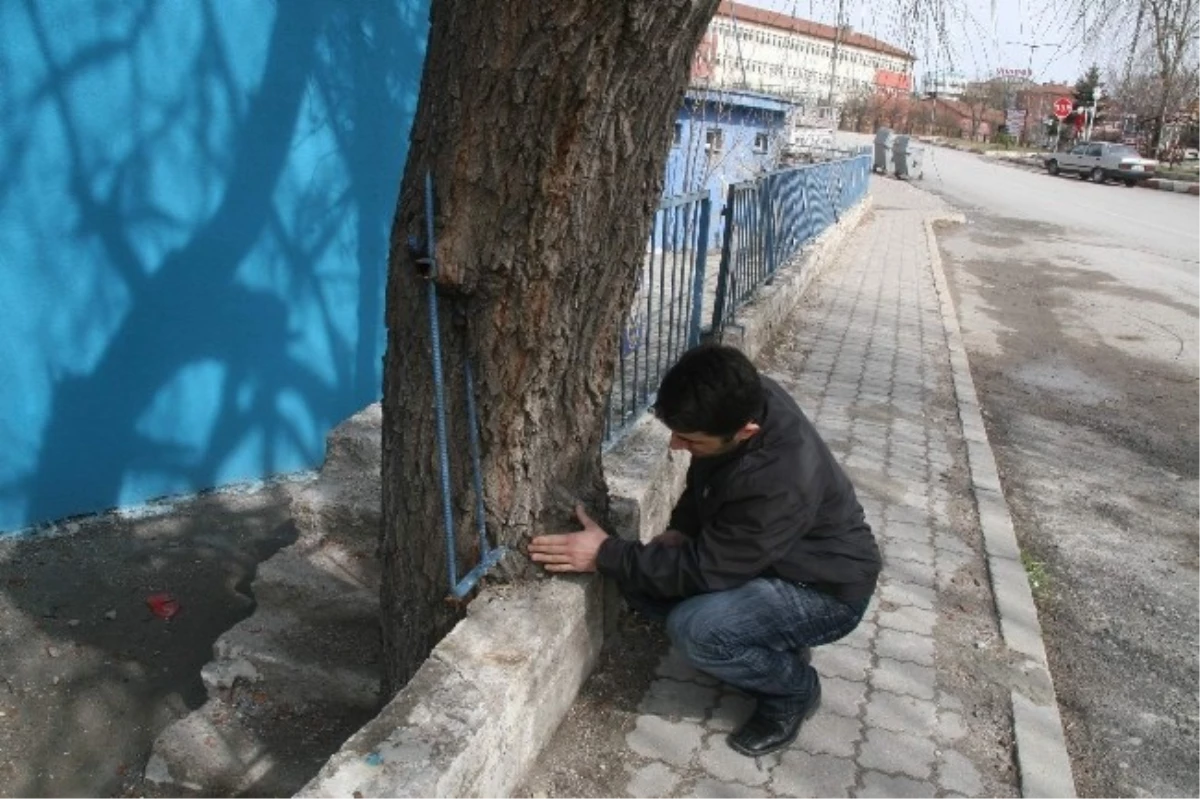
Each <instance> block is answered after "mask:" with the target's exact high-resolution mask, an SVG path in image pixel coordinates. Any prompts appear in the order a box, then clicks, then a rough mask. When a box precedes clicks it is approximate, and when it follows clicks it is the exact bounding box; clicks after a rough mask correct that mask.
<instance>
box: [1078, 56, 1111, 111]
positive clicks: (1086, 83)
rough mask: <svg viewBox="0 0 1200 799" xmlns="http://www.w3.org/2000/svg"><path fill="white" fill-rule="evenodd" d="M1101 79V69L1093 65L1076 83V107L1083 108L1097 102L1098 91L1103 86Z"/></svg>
mask: <svg viewBox="0 0 1200 799" xmlns="http://www.w3.org/2000/svg"><path fill="white" fill-rule="evenodd" d="M1103 85H1104V84H1103V81H1101V79H1100V67H1098V66H1096V65H1095V64H1092V65H1091V66H1090V67H1088V68H1087V71H1086V72H1084V73H1083V75H1081V76H1080V78H1079V80H1077V81H1075V92H1074V99H1075V107H1076V108H1081V107H1086V106H1089V105H1092V104H1094V103H1095V102H1096V90H1097V89H1099V88H1100V87H1101V86H1103Z"/></svg>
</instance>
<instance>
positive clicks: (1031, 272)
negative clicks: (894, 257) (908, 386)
mask: <svg viewBox="0 0 1200 799" xmlns="http://www.w3.org/2000/svg"><path fill="white" fill-rule="evenodd" d="M972 221H973V225H972V226H971V227H972V229H973V230H974V231H975V232H956V231H955V230H954V229H953V228H951V229H949V230H943V231H942V232H941V234H940V241H941V242H942V249H943V256H944V259H945V262H946V265H947V271H948V276H949V277H950V283H951V286H952V290H953V291H954V293H955V297H956V300H958V301H959V308H960V309H961V308H967V309H970V308H971V307H972V304H971V303H968V304H967V305H965V306H964V304H963V302H962V300H963V299H964V295H970V297H969V298H970V299H972V300H973V301H974V302H975V303H977V304H976V305H975V306H974V307H978V308H979V309H980V311H979V312H975V313H972V312H970V311H969V310H966V311H964V312H963V314H962V321H963V327H964V332H966V333H968V349H969V350H970V353H969V354H970V359H971V371H972V374H973V376H974V378H975V381H976V383H977V386H978V389H979V394H980V399H981V402H982V403H983V407H984V411H985V423H986V425H987V429H988V433H989V436H990V438H991V441H992V444H993V447H994V449H995V452H996V455H997V460H998V466H999V468H1000V472H1001V480H1002V482H1003V485H1004V489H1005V494H1006V496H1007V498H1008V500H1009V504H1010V506H1011V509H1012V512H1013V517H1014V523H1015V525H1016V529H1017V534H1018V538H1019V540H1020V543H1021V547H1022V550H1023V551H1024V552H1025V554H1026V556H1027V557H1028V558H1030V559H1032V560H1034V561H1036V562H1038V563H1040V564H1044V571H1045V579H1046V584H1045V585H1043V586H1042V588H1041V590H1039V591H1037V592H1036V599H1037V602H1038V610H1039V615H1040V618H1041V621H1042V625H1043V629H1044V632H1045V639H1046V644H1047V650H1048V657H1049V660H1050V666H1051V671H1052V673H1053V676H1054V680H1055V687H1056V689H1057V692H1058V697H1059V703H1060V708H1061V710H1062V714H1063V718H1064V724H1065V728H1066V734H1067V743H1068V748H1069V751H1070V754H1071V757H1072V762H1073V766H1074V769H1075V777H1076V783H1077V788H1078V790H1079V792H1080V794H1081V795H1084V796H1143V795H1195V791H1196V786H1197V781H1198V758H1197V751H1198V746H1200V741H1198V739H1197V727H1198V724H1197V706H1196V697H1197V695H1198V690H1200V689H1198V669H1197V661H1196V651H1197V628H1198V620H1197V598H1198V595H1200V592H1198V579H1197V573H1196V563H1197V561H1198V556H1197V552H1198V549H1200V547H1198V542H1197V518H1198V508H1197V477H1198V471H1200V470H1198V463H1197V461H1198V452H1200V436H1198V434H1197V417H1198V398H1197V381H1196V374H1195V364H1194V363H1190V362H1189V360H1190V359H1189V358H1186V357H1183V355H1182V354H1183V353H1184V352H1185V347H1192V348H1194V346H1195V344H1194V341H1189V340H1186V339H1185V338H1184V337H1182V336H1180V334H1179V333H1178V332H1176V331H1177V330H1178V325H1175V326H1174V327H1172V326H1171V325H1167V324H1164V323H1163V321H1165V319H1167V318H1168V315H1169V314H1170V315H1173V316H1170V317H1169V318H1171V319H1179V318H1188V319H1190V320H1191V321H1190V325H1191V331H1190V334H1189V335H1190V336H1192V337H1194V335H1195V319H1196V309H1195V305H1194V304H1191V303H1189V302H1187V301H1185V300H1183V299H1181V298H1179V297H1176V296H1171V295H1170V294H1168V293H1166V292H1160V291H1154V290H1152V289H1149V288H1146V287H1137V286H1131V285H1129V284H1128V283H1126V282H1122V281H1120V280H1118V279H1116V278H1115V277H1114V276H1113V275H1111V274H1109V273H1107V272H1104V271H1100V270H1096V269H1079V268H1077V267H1076V266H1075V265H1074V264H1075V263H1077V262H1076V261H1075V260H1074V259H1070V260H1068V259H1064V258H1059V257H1045V256H1043V255H1040V254H1039V252H1044V251H1045V249H1046V245H1047V244H1048V242H1049V237H1048V236H1046V237H1041V236H1042V234H1040V233H1039V232H1038V231H1037V230H1034V229H1031V228H1030V229H1028V230H1027V232H1026V233H1025V234H1024V235H1022V236H1020V240H1019V241H1002V240H1001V239H1008V238H1010V237H1011V236H1012V231H1013V229H1014V228H1016V227H1021V228H1023V229H1024V226H1025V225H1026V224H1027V223H1026V221H1025V220H1008V219H996V218H992V217H989V216H987V215H986V214H978V215H976V216H975V218H974V219H973V220H972ZM1061 235H1062V234H1061V233H1060V232H1058V231H1055V232H1054V233H1053V236H1054V237H1056V238H1057V237H1059V236H1061ZM1072 236H1073V237H1074V239H1075V241H1076V242H1077V245H1078V248H1080V249H1079V251H1081V252H1083V251H1086V248H1087V247H1091V246H1094V242H1092V241H1091V240H1089V239H1088V238H1087V237H1086V236H1084V235H1082V234H1078V233H1070V232H1069V233H1068V237H1072ZM993 237H999V238H993ZM1093 309H1094V310H1093ZM1089 313H1093V314H1100V313H1106V314H1108V316H1106V317H1104V319H1103V320H1101V321H1096V320H1094V319H1093V320H1088V319H1087V315H1088V314H1089ZM1080 317H1083V322H1084V323H1087V322H1089V321H1091V331H1095V330H1097V329H1099V331H1100V334H1099V335H1097V334H1095V333H1094V332H1089V331H1088V329H1087V328H1086V326H1085V324H1080ZM1109 319H1112V320H1117V322H1119V323H1121V324H1126V323H1129V324H1136V325H1137V326H1138V327H1139V328H1140V329H1141V330H1139V331H1137V332H1134V331H1132V330H1131V331H1122V332H1121V333H1120V334H1119V335H1117V333H1118V331H1117V330H1113V329H1112V327H1113V325H1112V324H1110V323H1107V321H1106V320H1109ZM1139 320H1141V321H1139ZM979 331H983V332H986V333H992V334H994V338H993V340H994V341H996V342H998V344H999V346H998V348H997V349H995V350H991V349H987V348H979V347H976V348H972V345H971V343H970V342H971V337H970V335H969V334H970V333H972V332H979ZM1104 334H1108V335H1104ZM1147 339H1150V340H1156V341H1157V343H1158V349H1157V351H1155V353H1153V355H1152V356H1151V355H1147V354H1145V353H1143V352H1140V351H1138V350H1135V349H1132V347H1133V346H1134V345H1135V344H1136V343H1137V342H1140V341H1144V340H1147ZM1176 340H1177V341H1176ZM1126 343H1127V344H1129V345H1130V347H1131V348H1130V349H1126V348H1124V346H1122V345H1123V344H1126ZM1191 351H1192V352H1194V349H1192V350H1191ZM1173 355H1174V357H1172V356H1173Z"/></svg>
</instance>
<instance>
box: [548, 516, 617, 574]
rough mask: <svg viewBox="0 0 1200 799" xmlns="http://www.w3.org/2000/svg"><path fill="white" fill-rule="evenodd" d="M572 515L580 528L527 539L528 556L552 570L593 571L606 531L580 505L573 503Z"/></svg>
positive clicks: (606, 534)
mask: <svg viewBox="0 0 1200 799" xmlns="http://www.w3.org/2000/svg"><path fill="white" fill-rule="evenodd" d="M575 515H576V516H577V517H578V518H579V522H580V523H581V524H582V525H583V529H582V530H580V531H579V532H577V533H558V534H555V535H540V536H538V537H537V538H535V539H533V540H532V541H530V542H529V556H530V557H531V558H532V559H533V562H534V563H540V564H542V565H543V566H545V568H546V571H551V572H594V571H596V553H597V552H599V551H600V545H601V544H603V543H604V542H605V540H606V539H607V538H608V533H606V532H604V530H602V529H601V528H600V525H598V524H596V523H595V522H594V521H592V518H591V517H590V516H588V515H587V512H586V511H584V509H583V506H582V505H576V506H575Z"/></svg>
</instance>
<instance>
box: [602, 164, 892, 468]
mask: <svg viewBox="0 0 1200 799" xmlns="http://www.w3.org/2000/svg"><path fill="white" fill-rule="evenodd" d="M870 174H871V156H870V155H869V154H861V153H857V154H855V153H852V154H851V155H850V157H847V158H841V159H837V160H832V161H826V162H822V163H816V164H809V165H806V166H801V167H795V168H792V169H784V170H780V171H778V172H772V173H769V174H766V175H763V176H762V177H759V178H757V179H755V180H752V181H747V182H745V183H738V184H735V185H733V186H730V187H729V192H728V196H727V198H726V205H725V210H724V211H723V216H724V231H723V244H722V247H721V255H720V267H719V269H718V270H717V275H716V276H715V280H714V279H713V278H714V276H713V275H712V274H711V271H712V270H708V273H707V274H706V268H705V267H706V262H707V261H708V251H707V246H706V242H707V240H708V232H709V216H710V210H711V208H710V201H709V198H708V193H707V192H703V191H702V192H698V193H695V194H687V195H682V196H679V197H672V198H669V199H666V200H663V201H662V203H661V204H660V205H659V208H658V212H657V213H656V215H655V217H654V227H653V229H652V233H651V235H650V241H649V243H648V245H647V248H646V255H645V263H644V265H643V269H642V279H641V282H640V284H639V286H638V291H637V295H636V296H635V298H634V301H633V306H632V308H631V309H630V312H629V315H628V317H627V320H626V323H625V325H624V327H623V328H622V329H621V331H620V334H619V336H618V342H617V346H618V350H617V367H616V375H615V378H614V380H613V385H612V389H611V391H609V395H608V403H607V407H606V408H605V427H604V441H605V446H611V445H612V444H614V443H616V441H617V440H619V439H620V437H621V435H622V434H623V433H624V432H625V431H626V430H627V429H628V428H629V427H630V426H631V425H632V424H633V423H634V422H636V421H637V420H638V419H639V418H640V417H641V415H642V413H644V412H645V411H646V410H647V409H648V408H649V407H650V406H651V405H652V404H653V403H654V396H655V392H656V391H657V390H658V385H659V382H660V381H661V380H662V376H663V374H664V373H665V372H666V370H667V369H669V368H670V367H671V365H672V364H673V363H674V362H675V361H676V360H677V359H678V358H679V356H680V355H682V354H683V353H684V351H685V350H687V349H689V348H690V347H693V346H695V345H696V344H699V343H700V339H701V335H702V334H703V333H705V332H707V331H708V330H713V331H717V332H719V331H721V330H724V329H725V327H726V326H728V325H729V324H730V323H731V322H733V321H734V319H735V314H736V312H737V309H738V308H739V307H741V306H742V305H743V304H745V303H746V302H747V301H748V300H749V299H750V297H751V296H752V295H753V293H754V291H755V290H756V289H757V288H758V287H759V286H761V285H763V284H764V283H768V282H770V280H771V277H772V276H773V275H774V274H775V272H776V270H778V269H779V268H781V267H783V266H785V265H786V264H787V263H788V262H789V261H791V260H792V259H793V258H794V257H795V256H796V255H797V254H799V252H800V249H801V248H802V247H803V246H804V245H805V244H806V243H808V242H809V241H811V240H812V239H814V238H815V237H816V236H817V235H819V234H820V233H821V232H823V231H824V230H825V229H826V228H828V227H829V226H831V225H833V224H835V223H836V222H837V220H838V219H839V218H840V217H841V214H842V213H843V212H844V211H846V210H847V209H849V208H850V207H852V206H853V205H854V204H855V203H857V202H858V201H859V200H861V199H862V198H863V197H864V196H865V195H866V192H867V182H868V180H869V178H870ZM714 266H715V264H714ZM706 278H708V279H707V280H706ZM708 308H711V309H712V316H711V327H706V326H705V324H704V322H705V321H706V320H705V319H704V318H702V317H704V316H706V315H707V309H708Z"/></svg>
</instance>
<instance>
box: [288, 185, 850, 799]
mask: <svg viewBox="0 0 1200 799" xmlns="http://www.w3.org/2000/svg"><path fill="white" fill-rule="evenodd" d="M869 205H870V197H868V198H867V199H866V201H864V202H863V203H860V204H859V205H858V206H856V207H855V208H854V209H853V210H851V211H850V212H848V213H847V214H845V215H844V216H843V218H842V220H841V221H840V222H839V224H838V225H836V226H835V227H833V228H831V229H829V230H827V231H826V232H825V233H824V234H822V235H821V236H820V237H818V239H817V240H816V241H814V243H813V244H812V245H810V246H809V247H806V248H805V250H804V251H803V252H802V253H801V255H800V257H799V258H798V259H797V260H796V261H795V262H793V264H791V265H789V266H788V267H786V268H784V269H782V270H780V272H779V274H778V275H777V276H776V278H775V280H774V281H773V283H772V285H770V286H767V287H764V288H763V289H762V290H760V292H759V294H758V296H757V298H756V299H755V301H754V302H752V303H750V304H748V305H747V306H745V307H744V308H743V309H742V310H741V312H740V314H739V321H740V322H741V327H740V329H738V330H736V331H731V332H730V333H729V334H727V335H726V337H725V340H726V341H727V342H729V343H732V344H735V345H737V346H740V347H742V348H743V349H744V350H745V351H746V353H747V354H748V355H750V357H751V358H754V357H756V356H757V355H758V353H759V352H760V351H761V350H762V349H763V347H764V346H766V344H767V342H768V341H769V340H770V338H771V336H772V335H773V333H774V332H775V331H776V330H777V329H778V328H779V326H780V325H781V324H783V323H784V322H785V321H786V320H787V318H788V317H789V316H790V314H791V312H792V311H794V310H795V308H796V306H797V304H798V302H799V300H800V298H801V297H802V296H803V294H804V292H805V290H806V289H807V288H808V286H809V285H810V284H811V282H812V280H813V279H814V278H815V277H816V276H817V275H818V274H819V273H820V272H821V271H822V269H824V268H825V267H826V266H827V265H828V264H829V263H830V261H831V260H832V258H833V256H834V254H835V253H836V252H837V249H838V247H839V246H840V245H841V243H842V242H843V241H844V239H845V237H846V235H848V233H849V232H850V231H852V230H853V229H854V228H855V227H856V226H857V225H858V223H859V221H860V220H861V219H862V217H863V215H864V214H865V213H866V211H867V209H868V207H869ZM667 437H668V436H667V431H666V429H665V428H663V427H662V426H661V425H659V424H657V423H656V422H655V421H654V420H653V419H652V418H651V417H650V416H649V415H647V416H646V418H644V419H642V420H641V421H640V422H639V423H638V424H637V425H636V426H635V427H634V428H633V429H632V430H631V431H630V432H629V433H628V434H627V435H626V436H625V438H623V439H622V441H621V442H620V443H619V444H618V445H617V446H615V447H614V448H613V449H612V450H611V451H610V452H608V453H607V454H606V455H605V458H604V468H605V474H606V477H607V479H608V483H609V490H610V493H611V496H612V501H613V519H614V527H615V529H614V530H613V531H612V532H614V533H616V534H617V535H621V536H622V537H626V538H635V539H641V540H646V539H648V538H650V537H652V536H653V535H655V534H657V533H658V532H660V531H661V530H662V529H663V527H664V526H665V524H666V521H667V517H668V515H669V514H670V511H671V508H672V507H673V505H674V503H675V500H676V498H677V497H678V496H679V494H680V492H681V491H682V487H683V477H684V474H685V472H686V469H687V458H686V456H682V455H680V454H678V453H671V452H669V451H668V450H667ZM615 611H616V601H615V600H614V598H613V596H612V594H611V592H609V591H606V590H605V587H604V585H603V582H602V581H601V580H600V579H598V578H597V577H595V576H578V577H566V578H555V579H547V580H543V581H538V582H536V583H532V584H522V585H514V586H499V587H491V588H488V589H486V590H485V591H484V592H483V593H482V594H481V595H480V596H479V597H477V598H476V599H475V600H474V601H473V602H472V603H471V605H470V608H469V611H468V615H467V618H466V619H464V620H463V621H462V622H460V623H459V624H458V626H457V627H455V628H454V630H453V631H451V633H450V634H449V635H448V636H447V637H446V638H445V639H443V640H442V641H441V643H439V644H438V645H437V647H436V648H435V649H434V651H433V654H432V655H431V656H430V657H429V659H428V660H427V661H426V662H425V664H424V665H423V666H422V667H421V669H420V670H419V671H418V672H417V674H416V676H415V677H414V678H413V680H412V681H411V682H410V683H409V684H408V685H407V686H406V687H405V688H404V690H402V691H401V692H400V693H399V694H397V696H396V697H395V698H394V699H393V700H392V701H391V702H390V703H389V704H388V705H387V706H386V707H385V708H384V710H383V711H382V712H381V713H380V714H379V715H378V716H377V717H376V718H375V719H374V720H372V721H371V722H369V723H368V724H367V725H366V726H365V727H363V728H362V729H361V730H360V731H359V732H358V733H356V734H355V735H354V736H353V737H352V738H350V740H349V741H347V742H346V744H345V745H344V746H343V747H342V749H341V750H340V751H339V752H338V753H337V754H335V755H334V756H333V757H332V758H331V759H330V760H329V761H328V763H326V764H325V766H324V767H323V768H322V769H321V771H320V773H319V774H318V775H317V776H316V777H315V778H314V779H313V780H312V781H311V782H309V783H308V785H306V786H305V787H304V788H303V789H302V790H301V791H300V792H299V793H298V794H297V796H351V795H361V796H505V795H507V794H509V793H511V791H512V790H513V789H514V788H515V787H516V786H517V785H518V784H519V783H520V781H521V779H522V778H523V776H524V774H525V771H526V770H527V768H528V767H529V766H530V765H532V763H533V762H534V761H535V760H536V759H537V757H538V755H539V754H540V752H541V750H542V748H543V747H544V746H545V744H546V743H547V741H548V740H549V738H550V736H551V735H552V734H553V733H554V730H555V729H557V727H558V725H559V723H560V722H561V721H562V719H563V717H564V716H565V715H566V713H567V711H568V710H569V709H570V707H571V704H572V703H573V702H574V700H575V697H576V695H577V693H578V691H579V688H580V686H582V684H583V681H584V680H585V679H586V678H587V676H588V674H590V673H591V670H592V668H593V666H594V665H595V662H596V658H597V657H598V655H599V653H600V647H601V645H602V643H603V640H604V634H605V629H606V624H605V619H606V617H608V616H611V614H613V613H615Z"/></svg>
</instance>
